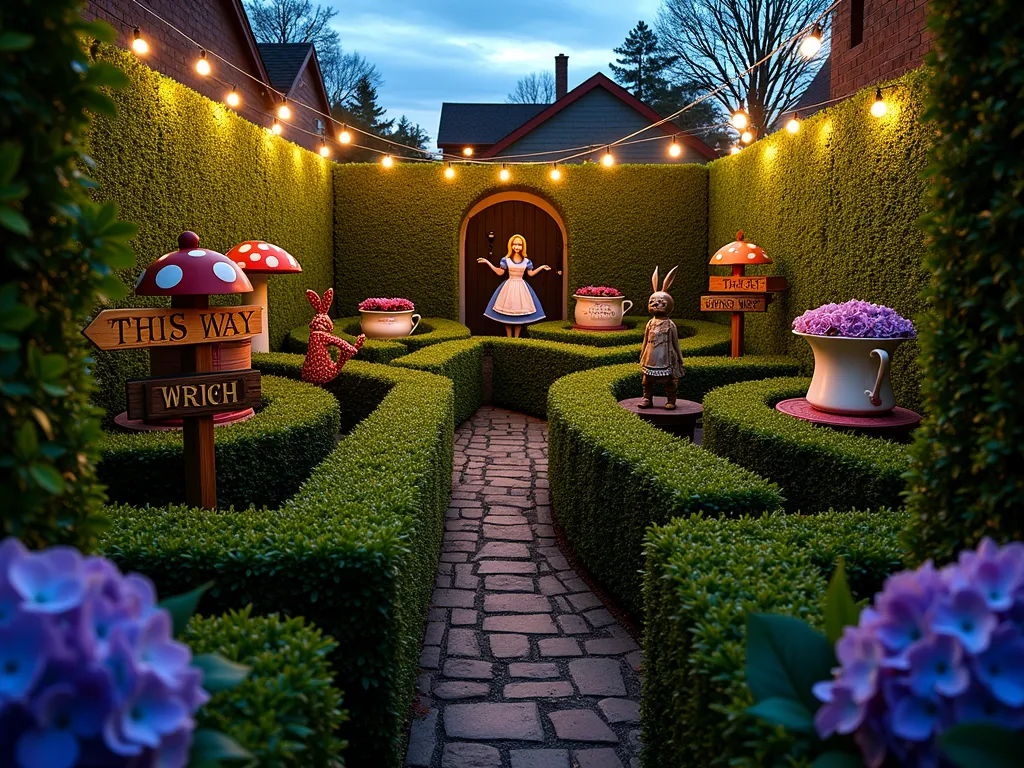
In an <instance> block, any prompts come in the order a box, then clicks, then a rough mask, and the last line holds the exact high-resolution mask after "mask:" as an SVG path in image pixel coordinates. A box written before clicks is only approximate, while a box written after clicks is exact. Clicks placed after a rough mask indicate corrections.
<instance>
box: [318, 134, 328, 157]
mask: <svg viewBox="0 0 1024 768" xmlns="http://www.w3.org/2000/svg"><path fill="white" fill-rule="evenodd" d="M330 156H331V148H330V147H328V146H327V139H323V138H322V139H320V157H330Z"/></svg>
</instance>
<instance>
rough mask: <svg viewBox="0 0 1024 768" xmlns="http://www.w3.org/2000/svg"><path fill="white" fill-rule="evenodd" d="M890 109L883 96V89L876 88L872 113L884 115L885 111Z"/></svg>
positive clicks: (878, 115) (876, 115)
mask: <svg viewBox="0 0 1024 768" xmlns="http://www.w3.org/2000/svg"><path fill="white" fill-rule="evenodd" d="M888 111H889V105H888V104H886V103H885V99H883V98H882V89H881V88H876V89H875V100H874V102H873V103H872V104H871V114H872V115H874V116H875V117H884V116H885V113H886V112H888Z"/></svg>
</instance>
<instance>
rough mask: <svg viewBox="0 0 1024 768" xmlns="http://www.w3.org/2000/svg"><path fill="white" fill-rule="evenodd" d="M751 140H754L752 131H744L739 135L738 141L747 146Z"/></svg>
mask: <svg viewBox="0 0 1024 768" xmlns="http://www.w3.org/2000/svg"><path fill="white" fill-rule="evenodd" d="M753 140H754V133H753V131H744V132H743V133H741V134H740V141H742V142H743V143H744V144H749V143H750V142H752V141H753Z"/></svg>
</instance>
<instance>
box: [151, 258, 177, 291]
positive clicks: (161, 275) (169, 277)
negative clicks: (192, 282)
mask: <svg viewBox="0 0 1024 768" xmlns="http://www.w3.org/2000/svg"><path fill="white" fill-rule="evenodd" d="M183 274H184V273H183V272H182V271H181V267H179V266H178V265H177V264H168V265H167V266H166V267H164V268H163V269H161V270H160V271H159V272H157V273H156V287H157V288H163V289H164V290H167V289H168V288H173V287H174V286H176V285H177V284H178V283H180V282H181V277H182V275H183Z"/></svg>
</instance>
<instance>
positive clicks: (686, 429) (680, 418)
mask: <svg viewBox="0 0 1024 768" xmlns="http://www.w3.org/2000/svg"><path fill="white" fill-rule="evenodd" d="M642 399H643V398H641V397H631V398H629V399H628V400H620V401H619V407H621V408H625V409H626V410H627V411H629V412H630V413H634V414H636V415H637V416H639V417H640V418H641V419H643V420H644V421H646V422H647V423H648V424H650V425H651V426H654V427H657V428H658V429H661V430H664V431H665V432H668V433H670V434H673V435H675V436H676V437H686V438H689V439H690V440H693V431H694V429H695V428H696V426H697V419H699V418H700V415H701V414H702V413H704V406H703V405H701V404H700V403H695V402H693V401H692V400H676V407H675V410H673V411H666V410H665V402H666V400H665V398H664V397H655V398H654V404H653V405H652V406H651V407H650V408H640V407H639V406H640V401H641V400H642Z"/></svg>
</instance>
